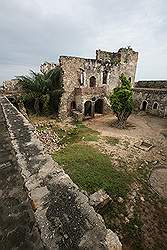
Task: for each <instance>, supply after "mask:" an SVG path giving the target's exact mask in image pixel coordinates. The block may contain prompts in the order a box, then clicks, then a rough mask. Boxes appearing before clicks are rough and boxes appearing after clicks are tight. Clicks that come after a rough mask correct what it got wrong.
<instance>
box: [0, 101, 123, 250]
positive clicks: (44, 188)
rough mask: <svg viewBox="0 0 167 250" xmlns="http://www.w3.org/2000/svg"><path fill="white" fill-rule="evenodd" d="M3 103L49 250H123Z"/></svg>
mask: <svg viewBox="0 0 167 250" xmlns="http://www.w3.org/2000/svg"><path fill="white" fill-rule="evenodd" d="M0 102H1V104H2V107H3V111H4V114H5V117H6V121H7V124H8V130H9V132H10V136H11V139H12V145H13V148H14V149H15V152H16V157H17V162H18V165H19V168H20V170H21V174H22V176H23V178H24V183H25V186H26V188H27V190H28V195H29V197H30V198H31V200H32V208H33V210H34V215H35V219H36V222H37V225H38V228H39V231H40V234H41V240H42V242H43V244H44V245H45V246H46V247H47V249H54V250H55V249H60V250H61V249H62V250H63V249H68V250H70V249H71V250H75V249H88V250H89V249H90V250H93V249H94V250H98V249H106V250H107V249H108V250H109V249H110V250H121V249H122V246H121V243H120V242H119V239H118V237H117V236H116V234H114V233H113V232H112V231H111V230H107V229H106V227H105V225H104V221H103V219H102V217H101V216H100V215H99V214H97V213H96V212H95V211H94V209H93V207H91V206H90V205H89V202H88V197H87V196H85V195H84V194H83V193H81V192H80V191H79V189H78V187H77V186H76V185H75V184H74V183H73V182H72V180H71V179H70V178H69V176H68V175H67V174H65V172H64V170H63V169H62V168H61V167H60V166H59V165H58V164H57V163H55V162H54V161H53V160H52V158H51V157H50V156H49V155H48V154H46V153H45V152H44V150H43V145H42V144H41V142H40V141H39V140H38V139H37V138H36V136H35V134H34V128H33V126H32V125H31V124H30V123H29V122H28V120H26V119H25V118H24V117H23V116H22V115H21V113H19V112H18V110H17V109H16V108H15V107H14V106H13V105H12V104H11V103H10V102H9V101H8V100H7V99H6V98H5V97H1V98H0ZM32 249H37V248H32Z"/></svg>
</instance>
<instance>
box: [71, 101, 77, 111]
mask: <svg viewBox="0 0 167 250" xmlns="http://www.w3.org/2000/svg"><path fill="white" fill-rule="evenodd" d="M73 109H76V102H75V101H72V102H71V110H73Z"/></svg>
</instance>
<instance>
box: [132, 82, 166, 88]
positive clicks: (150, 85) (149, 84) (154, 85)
mask: <svg viewBox="0 0 167 250" xmlns="http://www.w3.org/2000/svg"><path fill="white" fill-rule="evenodd" d="M135 88H154V89H164V88H166V89H167V81H165V80H164V81H157V80H155V81H138V82H136V83H135Z"/></svg>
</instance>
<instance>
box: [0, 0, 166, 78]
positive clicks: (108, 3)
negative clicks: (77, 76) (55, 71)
mask: <svg viewBox="0 0 167 250" xmlns="http://www.w3.org/2000/svg"><path fill="white" fill-rule="evenodd" d="M166 11H167V3H166V0H159V1H157V0H151V1H150V0H140V1H134V0H126V1H125V0H120V1H118V0H105V1H101V0H70V1H69V0H61V1H58V0H48V1H46V0H27V1H22V0H10V2H9V1H4V0H0V41H1V46H0V55H1V56H0V81H2V80H5V79H8V78H12V77H14V76H15V75H19V74H23V73H24V72H25V73H26V72H27V70H28V69H35V70H37V69H38V68H39V65H40V63H42V62H43V61H55V62H56V61H57V59H58V56H59V55H61V54H67V55H77V56H84V57H92V56H93V57H94V56H95V49H97V48H101V49H106V50H110V51H115V50H117V49H119V47H123V46H128V45H130V46H132V48H134V49H135V50H137V51H139V53H140V54H139V55H140V57H139V64H138V69H137V79H165V78H167V72H166V68H167V60H166V57H167V45H166V41H167V32H166V30H167V17H166Z"/></svg>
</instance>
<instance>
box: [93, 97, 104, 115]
mask: <svg viewBox="0 0 167 250" xmlns="http://www.w3.org/2000/svg"><path fill="white" fill-rule="evenodd" d="M103 108H104V101H103V100H102V99H98V100H97V101H96V102H95V113H97V114H103Z"/></svg>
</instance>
